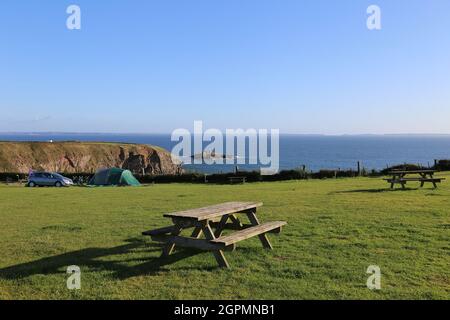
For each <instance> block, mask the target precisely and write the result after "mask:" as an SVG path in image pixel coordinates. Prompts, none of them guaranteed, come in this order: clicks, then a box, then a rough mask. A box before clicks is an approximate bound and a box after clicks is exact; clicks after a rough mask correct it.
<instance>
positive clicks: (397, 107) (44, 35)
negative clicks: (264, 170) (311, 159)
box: [0, 0, 450, 134]
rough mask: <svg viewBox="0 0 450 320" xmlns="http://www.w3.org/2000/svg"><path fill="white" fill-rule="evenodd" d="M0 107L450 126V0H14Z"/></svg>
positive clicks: (56, 114)
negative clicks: (374, 17) (378, 25)
mask: <svg viewBox="0 0 450 320" xmlns="http://www.w3.org/2000/svg"><path fill="white" fill-rule="evenodd" d="M70 4H77V5H79V6H80V7H81V12H82V17H81V23H82V25H81V28H82V29H81V30H68V29H67V28H66V19H67V17H68V15H67V14H66V8H67V7H68V6H69V5H70ZM371 4H376V5H378V6H379V7H380V8H381V13H382V17H381V18H382V30H380V31H369V30H368V29H367V27H366V18H367V14H366V9H367V7H368V6H369V5H371ZM0 114H1V121H0V131H3V132H5V131H16V132H17V131H68V132H74V131H77V132H135V133H164V132H171V131H172V130H174V129H176V128H180V127H185V128H188V129H192V126H193V121H194V120H203V121H204V124H205V126H206V127H209V128H219V129H224V128H239V127H241V128H267V129H271V128H278V129H280V130H281V132H283V133H323V134H354V133H450V1H448V0H395V1H393V0H371V1H366V0H340V1H336V0H314V1H313V0H304V1H301V0H158V1H156V0H146V1H144V0H142V1H138V0H108V1H106V0H104V1H100V0H96V1H92V0H89V1H88V0H72V1H63V0H58V1H55V0H40V1H25V0H2V2H1V6H0Z"/></svg>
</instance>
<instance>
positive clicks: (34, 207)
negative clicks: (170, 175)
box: [0, 174, 450, 299]
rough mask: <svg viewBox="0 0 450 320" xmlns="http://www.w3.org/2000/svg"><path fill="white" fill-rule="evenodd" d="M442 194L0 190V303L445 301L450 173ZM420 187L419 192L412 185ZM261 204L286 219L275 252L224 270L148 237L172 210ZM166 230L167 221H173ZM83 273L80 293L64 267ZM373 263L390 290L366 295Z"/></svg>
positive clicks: (283, 186) (243, 256)
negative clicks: (69, 284) (167, 250)
mask: <svg viewBox="0 0 450 320" xmlns="http://www.w3.org/2000/svg"><path fill="white" fill-rule="evenodd" d="M440 176H446V177H447V181H445V182H444V183H443V184H442V186H440V188H439V189H437V190H432V189H430V188H429V187H427V188H424V189H410V190H406V191H389V190H387V189H386V188H387V184H386V183H385V182H384V181H382V180H380V179H369V178H357V179H337V180H322V181H318V180H310V181H292V182H274V183H251V184H250V183H249V184H246V185H234V186H229V185H190V184H167V185H152V186H145V187H139V188H97V189H93V188H78V187H74V188H67V189H55V188H33V189H31V188H24V187H20V186H6V185H0V234H1V241H0V252H1V255H0V299H392V298H398V299H448V298H450V181H449V179H450V175H448V174H443V175H442V174H441V175H440ZM411 187H415V185H414V184H412V185H411ZM238 200H242V201H263V202H264V206H263V207H262V208H261V209H260V211H259V216H260V220H262V221H269V220H287V221H288V223H289V225H288V226H287V227H285V228H284V229H283V233H282V234H281V235H280V236H274V235H270V236H269V237H270V239H271V240H272V244H273V246H274V250H273V251H266V250H264V249H262V247H261V244H260V242H259V241H258V239H257V238H256V239H251V240H247V241H245V242H242V243H240V246H238V249H237V250H236V251H235V252H227V253H226V256H227V258H228V261H229V262H230V264H231V266H232V269H231V270H223V269H218V268H217V267H216V261H215V260H214V257H213V256H212V254H210V253H201V252H200V253H199V252H196V251H186V250H184V249H180V250H179V251H176V253H175V254H174V255H173V256H172V257H170V258H168V259H163V260H161V259H159V258H158V257H159V255H160V247H158V246H157V245H156V244H154V243H152V241H151V240H150V239H147V238H144V237H142V236H141V235H140V234H141V232H142V231H144V230H149V229H152V228H157V227H162V226H166V225H168V223H169V221H168V220H167V219H165V218H163V217H162V214H163V213H165V212H171V211H176V210H182V209H188V208H194V207H200V206H205V205H209V204H215V203H220V202H225V201H238ZM166 220H167V221H166ZM70 265H78V266H79V267H80V268H81V272H82V274H81V281H82V284H81V285H82V288H81V290H77V291H74V290H68V289H67V288H66V279H67V276H68V275H67V274H66V268H67V266H70ZM369 265H378V266H380V268H381V272H382V284H381V285H382V289H381V290H379V291H371V290H369V289H367V287H366V280H367V278H368V276H369V275H368V274H366V269H367V267H368V266H369Z"/></svg>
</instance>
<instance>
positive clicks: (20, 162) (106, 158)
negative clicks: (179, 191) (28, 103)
mask: <svg viewBox="0 0 450 320" xmlns="http://www.w3.org/2000/svg"><path fill="white" fill-rule="evenodd" d="M105 167H119V168H123V169H128V170H130V171H131V172H133V173H138V174H142V173H143V172H145V174H153V175H160V174H179V173H181V172H182V169H181V166H180V165H179V164H174V163H173V162H172V159H171V156H170V153H169V152H167V151H166V150H164V149H162V148H159V147H152V146H148V145H141V144H126V143H123V144H122V143H96V142H53V143H50V142H0V172H17V173H28V172H29V170H30V169H33V170H42V171H51V172H66V173H77V172H80V173H81V172H83V173H94V172H95V171H97V170H98V169H100V168H105Z"/></svg>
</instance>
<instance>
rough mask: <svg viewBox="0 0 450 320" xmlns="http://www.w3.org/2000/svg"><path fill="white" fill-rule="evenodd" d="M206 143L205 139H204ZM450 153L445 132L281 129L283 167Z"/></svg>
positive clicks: (74, 137)
mask: <svg viewBox="0 0 450 320" xmlns="http://www.w3.org/2000/svg"><path fill="white" fill-rule="evenodd" d="M0 140H2V141H50V140H52V141H82V142H89V141H91V142H119V143H139V144H148V145H154V146H159V147H162V148H164V149H166V150H168V151H171V150H172V148H173V147H174V146H175V145H176V144H177V143H178V142H177V141H171V135H170V134H163V133H160V134H142V133H138V134H124V133H61V132H29V133H0ZM205 145H207V143H206V142H205ZM435 159H438V160H442V159H450V135H447V134H441V135H439V134H437V135H435V134H423V135H418V134H386V135H374V134H361V135H309V134H281V135H280V170H289V169H295V168H299V167H301V166H303V165H304V166H306V168H307V170H312V171H318V170H322V169H333V170H336V169H341V170H346V169H356V166H357V162H358V161H359V162H360V163H361V165H362V167H363V168H365V169H367V170H372V169H375V170H380V169H384V168H386V167H389V166H393V165H397V164H403V163H412V164H419V165H422V166H431V165H433V164H434V160H435ZM235 167H236V165H231V164H223V165H219V164H213V165H207V164H187V165H184V168H185V169H186V170H188V171H194V172H202V173H221V172H230V171H233V170H235ZM238 167H239V169H240V170H258V169H259V168H260V167H259V166H258V165H253V164H249V163H248V159H246V164H239V165H238Z"/></svg>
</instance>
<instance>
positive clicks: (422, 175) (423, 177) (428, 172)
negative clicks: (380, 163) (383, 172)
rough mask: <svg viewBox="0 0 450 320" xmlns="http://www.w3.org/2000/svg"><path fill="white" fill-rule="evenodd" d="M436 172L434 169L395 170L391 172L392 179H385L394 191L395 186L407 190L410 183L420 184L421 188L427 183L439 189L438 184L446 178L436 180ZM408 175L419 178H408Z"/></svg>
mask: <svg viewBox="0 0 450 320" xmlns="http://www.w3.org/2000/svg"><path fill="white" fill-rule="evenodd" d="M435 173H436V170H432V169H422V170H393V171H391V172H389V175H391V176H392V178H387V179H384V180H386V181H387V182H388V183H390V184H391V189H394V186H395V184H401V186H402V188H403V189H405V185H406V183H407V182H410V181H418V182H420V187H423V186H424V185H425V183H426V182H430V183H432V184H433V186H434V187H435V188H437V183H441V181H442V180H445V179H444V178H435V177H434V174H435ZM408 175H418V177H417V176H416V177H412V178H407V177H406V176H408Z"/></svg>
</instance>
